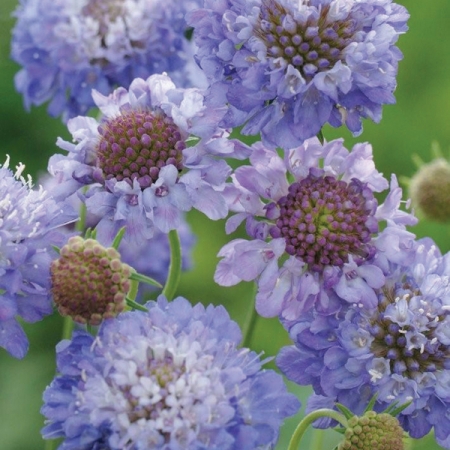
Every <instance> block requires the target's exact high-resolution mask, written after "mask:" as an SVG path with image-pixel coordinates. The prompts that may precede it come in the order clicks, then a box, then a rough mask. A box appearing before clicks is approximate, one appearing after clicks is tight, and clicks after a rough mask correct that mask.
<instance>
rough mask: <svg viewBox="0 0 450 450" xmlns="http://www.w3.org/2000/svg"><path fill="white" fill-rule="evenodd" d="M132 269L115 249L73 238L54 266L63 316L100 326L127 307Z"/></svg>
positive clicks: (55, 288)
mask: <svg viewBox="0 0 450 450" xmlns="http://www.w3.org/2000/svg"><path fill="white" fill-rule="evenodd" d="M132 271H133V269H132V268H131V267H130V266H128V264H124V263H122V262H121V261H120V254H119V253H118V252H117V250H115V249H114V248H112V247H110V248H105V247H103V246H102V245H101V244H100V243H98V242H97V241H95V240H93V239H86V240H84V239H83V238H81V237H79V236H75V237H72V238H70V239H69V241H68V243H67V244H66V245H65V246H64V247H62V248H61V251H60V258H59V259H57V260H55V261H53V263H52V265H51V268H50V272H51V279H52V293H53V300H54V302H55V304H56V306H57V308H58V311H59V312H60V314H61V315H63V316H71V317H72V318H73V320H74V321H76V322H79V323H88V324H91V325H98V324H99V323H100V322H101V321H102V320H103V319H109V318H112V317H115V316H116V315H117V314H118V313H119V312H121V311H123V309H124V308H125V305H126V296H127V293H128V291H129V289H130V287H131V282H130V276H131V274H132Z"/></svg>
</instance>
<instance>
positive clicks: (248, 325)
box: [242, 283, 258, 348]
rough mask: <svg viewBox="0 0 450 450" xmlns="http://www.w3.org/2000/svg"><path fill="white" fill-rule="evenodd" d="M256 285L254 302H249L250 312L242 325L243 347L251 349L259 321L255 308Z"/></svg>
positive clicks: (253, 292)
mask: <svg viewBox="0 0 450 450" xmlns="http://www.w3.org/2000/svg"><path fill="white" fill-rule="evenodd" d="M256 291H257V289H256V283H254V287H253V290H252V294H253V295H252V300H251V301H250V302H249V305H250V307H249V310H248V312H247V315H246V317H245V322H244V324H243V325H242V347H244V348H250V344H251V343H252V335H253V330H254V329H255V326H256V321H257V319H258V314H257V312H256V308H255V297H256Z"/></svg>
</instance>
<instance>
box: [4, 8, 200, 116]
mask: <svg viewBox="0 0 450 450" xmlns="http://www.w3.org/2000/svg"><path fill="white" fill-rule="evenodd" d="M197 3H198V0H183V1H180V0H168V1H151V2H149V1H148V0H109V1H108V2H104V1H103V0H86V1H82V2H80V1H79V0H21V2H20V6H19V7H18V8H17V10H16V11H15V16H16V17H17V23H16V26H15V28H14V30H13V40H12V58H13V59H14V60H15V61H16V62H17V63H18V64H20V65H21V66H22V69H21V70H20V71H19V72H18V73H17V75H16V78H15V84H16V89H17V90H18V91H19V92H20V93H21V94H22V95H23V97H24V103H25V106H26V107H27V108H29V107H30V106H31V105H41V104H42V103H44V102H47V101H50V104H49V106H48V112H49V114H50V115H52V116H60V115H62V116H63V120H64V121H67V119H69V118H71V117H75V116H77V115H80V114H85V113H86V112H87V111H88V110H89V109H90V108H92V107H94V106H95V103H94V102H93V100H92V96H91V91H92V89H96V90H97V91H100V92H102V93H103V94H109V93H110V92H111V91H112V90H113V89H114V88H115V87H117V86H123V87H126V88H128V86H129V85H130V83H131V81H132V80H133V79H134V78H137V77H144V78H146V77H148V76H149V75H152V74H154V73H162V72H168V73H169V74H170V75H171V76H172V77H174V79H176V81H177V84H179V85H183V86H185V85H186V86H187V85H195V86H200V85H201V84H202V83H204V80H203V78H204V77H203V76H202V73H201V71H199V70H198V68H197V67H196V65H195V63H194V60H193V52H194V48H193V44H192V43H191V42H190V41H189V40H188V39H186V37H185V33H186V31H187V29H188V27H187V25H186V23H185V21H184V14H185V13H186V12H187V11H189V10H190V9H193V8H195V7H196V6H197Z"/></svg>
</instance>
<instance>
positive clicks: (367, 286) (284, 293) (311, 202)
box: [215, 138, 415, 320]
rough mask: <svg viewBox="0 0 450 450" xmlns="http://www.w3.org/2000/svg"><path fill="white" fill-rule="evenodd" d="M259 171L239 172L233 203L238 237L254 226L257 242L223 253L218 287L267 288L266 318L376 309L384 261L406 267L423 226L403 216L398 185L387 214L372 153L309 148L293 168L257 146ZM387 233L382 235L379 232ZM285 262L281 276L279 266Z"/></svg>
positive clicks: (262, 297) (289, 160) (338, 144)
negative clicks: (411, 227)
mask: <svg viewBox="0 0 450 450" xmlns="http://www.w3.org/2000/svg"><path fill="white" fill-rule="evenodd" d="M250 162H251V166H242V167H239V168H238V169H237V170H236V171H235V174H234V175H233V177H234V178H233V184H232V185H229V186H228V188H227V190H226V195H227V198H228V201H229V204H230V209H232V210H234V211H236V212H237V214H236V215H235V216H233V217H231V218H230V219H229V220H228V222H227V225H226V226H227V232H232V231H234V230H235V229H236V227H237V226H238V225H239V224H240V223H241V222H242V221H244V220H245V222H246V230H247V233H248V234H249V235H250V237H251V239H252V240H250V241H247V240H243V239H237V240H234V241H231V242H230V243H228V244H227V245H226V246H225V247H224V248H223V249H222V250H221V251H220V253H219V256H221V257H223V259H222V261H220V262H219V265H218V267H217V271H216V275H215V279H216V281H217V282H218V283H219V284H222V285H228V286H229V285H232V284H235V283H237V282H239V281H241V280H245V281H250V280H253V279H258V288H259V289H258V295H257V301H256V306H257V309H258V312H259V313H260V314H262V315H263V316H275V315H278V314H280V313H281V314H282V315H283V317H284V318H285V319H286V320H289V319H290V318H292V319H296V318H297V317H299V315H300V314H301V313H302V312H303V311H305V310H308V309H309V308H311V307H312V306H313V305H316V306H317V307H319V308H322V309H323V310H324V311H325V310H326V311H328V313H331V312H333V311H336V310H337V309H339V305H340V300H339V299H343V300H344V301H346V302H350V303H360V302H362V303H364V304H365V305H366V306H369V305H371V306H374V305H375V304H376V302H377V299H376V295H375V293H374V291H373V289H374V288H378V287H380V286H381V285H382V284H383V282H384V272H383V269H382V268H380V267H381V265H380V264H379V265H375V264H374V260H375V258H385V259H387V260H390V259H392V258H402V257H407V256H405V255H406V253H405V252H403V253H401V254H399V253H398V252H396V251H395V250H394V249H398V248H407V247H408V245H409V243H410V241H411V239H412V238H413V236H412V235H411V233H408V232H407V231H406V230H405V228H404V225H405V224H413V223H415V218H414V217H413V216H411V215H409V214H407V213H405V212H402V211H401V210H400V209H399V206H400V201H401V190H400V189H399V187H398V185H397V182H396V179H395V178H393V180H392V182H391V188H390V192H389V193H388V195H387V198H386V200H385V202H384V204H382V205H378V202H377V200H376V198H375V195H374V194H375V193H379V192H382V191H384V190H386V188H388V182H387V180H386V179H385V178H383V176H382V175H381V174H380V173H379V172H378V171H377V170H376V169H375V166H374V163H373V160H372V149H371V147H370V145H369V144H358V145H356V146H355V147H354V148H353V150H352V151H351V152H349V151H348V150H347V149H345V148H344V147H343V145H342V140H335V141H331V142H329V143H327V144H325V145H321V144H320V143H319V141H318V139H317V138H312V139H308V140H307V141H305V143H304V144H303V145H302V146H301V147H298V148H295V149H292V150H290V151H287V152H286V154H285V158H284V160H283V159H281V158H280V157H279V156H278V154H277V153H276V152H274V151H271V150H268V149H266V148H265V147H264V146H263V145H262V144H259V143H258V144H255V145H254V146H253V149H252V154H251V157H250ZM380 222H384V223H386V224H387V225H388V226H387V227H386V228H385V229H384V230H383V232H382V233H381V234H378V231H379V223H380ZM280 259H281V260H282V261H284V262H283V264H282V266H281V267H279V263H278V260H280Z"/></svg>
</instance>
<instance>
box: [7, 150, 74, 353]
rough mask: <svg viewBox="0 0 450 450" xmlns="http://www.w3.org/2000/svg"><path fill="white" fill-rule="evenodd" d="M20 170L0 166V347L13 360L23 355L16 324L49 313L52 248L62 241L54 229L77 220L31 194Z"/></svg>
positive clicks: (23, 340) (24, 344) (38, 193)
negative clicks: (20, 320) (12, 357)
mask: <svg viewBox="0 0 450 450" xmlns="http://www.w3.org/2000/svg"><path fill="white" fill-rule="evenodd" d="M23 170H24V166H23V165H19V166H17V168H16V171H15V172H12V171H11V170H10V169H9V158H8V159H7V160H6V163H5V164H3V166H0V346H1V347H3V348H5V349H6V350H7V351H8V352H9V353H10V354H11V355H12V356H14V357H16V358H23V357H24V356H25V354H26V353H27V350H28V340H27V337H26V335H25V333H24V331H23V329H22V327H21V325H20V323H19V321H18V318H21V319H22V320H24V321H26V322H37V321H39V320H41V319H42V318H43V317H44V316H45V315H48V314H50V313H51V312H52V302H51V298H50V293H49V290H50V263H51V261H52V259H53V258H54V257H55V256H56V252H54V251H53V250H52V248H51V246H52V245H61V243H62V242H64V240H65V238H66V237H65V234H64V233H63V232H60V231H59V230H58V228H59V227H61V226H62V225H65V224H67V223H69V222H72V221H74V220H76V215H75V213H74V212H73V211H72V210H71V208H69V207H67V206H66V205H62V204H59V203H57V202H56V201H55V200H54V199H53V198H52V197H51V196H50V195H49V194H48V193H47V192H46V191H45V190H43V189H42V188H40V189H33V187H32V182H31V179H30V178H28V179H27V180H25V179H24V178H23V177H22V173H23Z"/></svg>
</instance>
